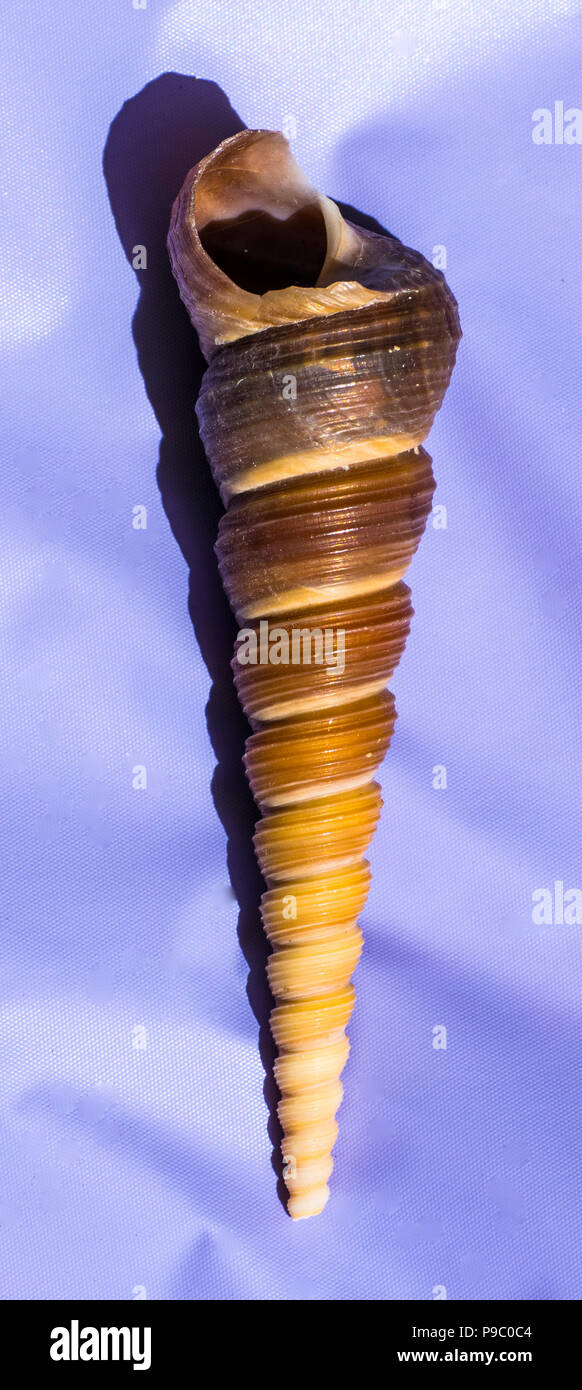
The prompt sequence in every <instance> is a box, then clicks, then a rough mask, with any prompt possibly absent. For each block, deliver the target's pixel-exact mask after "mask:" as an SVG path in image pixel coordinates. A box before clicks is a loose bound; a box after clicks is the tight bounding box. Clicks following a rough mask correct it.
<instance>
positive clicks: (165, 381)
mask: <svg viewBox="0 0 582 1390" xmlns="http://www.w3.org/2000/svg"><path fill="white" fill-rule="evenodd" d="M244 128H245V126H244V122H243V121H241V119H240V117H239V116H238V115H237V112H236V111H234V110H233V108H232V106H231V105H230V102H229V101H228V98H227V96H226V95H225V93H224V92H223V91H222V90H221V88H220V87H219V86H217V84H216V83H214V82H208V81H205V80H202V79H199V78H193V77H189V76H185V75H183V74H181V73H173V72H166V73H163V74H162V75H161V76H160V77H157V78H155V79H154V80H153V81H152V82H149V83H148V84H147V85H146V86H145V87H144V88H143V89H142V90H141V91H140V92H138V93H137V94H136V96H134V97H131V98H130V99H129V100H128V101H126V102H125V103H124V105H123V106H122V108H121V110H120V111H119V112H118V114H117V116H116V117H115V119H114V120H113V122H112V124H111V127H110V130H109V133H108V136H107V141H106V144H105V149H104V153H103V171H104V176H105V182H106V185H107V191H108V195H109V201H110V204H111V210H112V213H113V217H114V220H115V225H116V228H117V232H118V235H119V239H120V241H121V244H122V246H123V249H124V251H125V254H126V256H127V259H128V261H129V263H130V265H132V267H133V269H134V270H135V273H136V276H137V280H138V283H139V287H140V296H139V300H138V304H137V308H136V310H135V314H134V317H133V321H132V334H133V339H134V342H135V347H136V351H137V358H138V364H139V368H140V371H141V374H142V376H143V379H144V384H145V389H146V393H147V396H148V399H149V401H150V403H151V405H152V408H153V410H154V413H155V415H156V418H157V420H158V423H159V426H160V429H161V431H162V440H161V443H160V453H159V461H158V466H157V473H156V478H157V483H158V487H159V489H160V494H161V498H162V505H163V507H164V511H165V513H166V516H167V518H168V521H169V523H170V527H171V530H172V533H173V535H174V537H175V539H176V541H177V543H178V545H179V547H180V550H181V552H182V555H183V556H184V559H185V560H186V563H187V565H188V568H189V572H190V577H189V598H188V608H189V614H190V618H191V621H192V626H193V628H194V633H195V636H196V640H197V642H198V645H199V648H200V651H201V654H202V657H203V660H204V662H205V665H206V667H207V670H208V673H209V675H210V678H211V680H212V687H211V691H210V695H209V698H208V704H207V706H206V721H207V727H208V734H209V737H210V741H211V743H212V747H213V750H214V752H215V754H216V759H217V766H216V769H215V772H214V774H213V779H212V784H211V791H212V797H213V800H214V804H215V806H216V810H217V812H218V815H219V817H220V820H221V822H222V824H223V826H224V829H225V831H226V835H227V842H228V844H227V866H228V872H229V876H230V881H231V884H232V888H233V891H234V893H235V895H236V898H237V901H238V906H239V919H238V926H237V931H238V937H239V942H240V946H241V949H242V952H243V954H244V956H245V959H246V961H247V964H248V967H249V974H248V979H247V995H248V999H249V1002H250V1005H251V1008H252V1010H253V1013H254V1015H255V1018H256V1019H257V1022H258V1024H259V1052H260V1056H261V1061H262V1063H263V1067H264V1069H265V1084H264V1096H265V1101H266V1104H267V1106H268V1109H269V1117H270V1118H269V1123H268V1134H269V1138H270V1140H271V1143H272V1144H273V1157H272V1165H273V1168H274V1170H275V1173H276V1175H277V1178H278V1186H277V1190H278V1194H279V1197H280V1199H281V1201H282V1202H283V1203H285V1200H286V1190H285V1187H284V1184H283V1181H282V1159H281V1154H280V1141H281V1137H282V1132H281V1128H280V1125H279V1121H278V1119H277V1101H278V1098H279V1093H278V1090H277V1087H276V1084H275V1080H274V1076H273V1061H274V1058H275V1048H274V1045H273V1041H272V1038H271V1032H270V1028H269V1014H270V1012H271V1009H272V1006H273V1000H272V997H271V994H270V992H269V988H268V985H267V979H266V972H265V964H266V960H267V956H268V946H267V943H266V940H265V937H264V935H263V931H262V929H261V926H260V922H259V900H260V896H261V893H262V891H263V888H264V883H263V880H262V878H261V875H260V872H259V869H258V866H257V863H256V859H255V855H254V851H253V846H252V833H253V828H254V825H255V821H256V819H257V814H258V813H257V808H256V806H255V804H254V802H253V799H252V796H251V793H250V790H249V788H248V785H247V781H246V777H245V774H244V772H243V767H242V755H243V752H244V744H245V739H246V737H247V735H248V733H249V725H248V723H247V721H246V719H245V717H244V715H243V713H242V711H241V709H240V706H239V703H238V700H237V697H236V694H235V689H234V684H233V679H232V672H231V668H230V661H231V657H232V652H233V646H234V639H235V634H236V625H235V622H234V618H233V615H232V613H231V610H230V608H229V605H228V603H227V600H226V597H225V594H224V591H223V588H222V584H221V581H220V577H219V574H218V568H217V563H216V558H215V555H214V541H215V538H216V534H217V530H218V523H219V519H220V516H221V513H222V510H223V508H222V504H221V502H220V498H219V495H218V492H217V490H216V488H215V486H214V483H213V480H212V477H211V473H210V469H209V467H208V463H207V460H206V456H205V454H204V450H203V448H202V444H201V442H200V439H199V435H198V429H197V423H196V415H195V410H194V407H195V403H196V399H197V396H198V392H199V390H200V384H201V381H202V376H203V373H204V370H205V367H206V363H205V360H204V358H203V356H202V353H201V351H200V348H199V345H198V339H197V336H196V333H195V332H194V329H193V328H192V326H191V324H190V321H189V318H188V315H187V313H186V310H185V308H184V306H183V304H182V302H181V300H180V297H179V294H178V290H177V287H176V284H175V281H174V278H173V276H172V273H171V270H170V264H169V259H168V254H167V250H166V236H167V231H168V226H169V221H170V212H171V207H172V203H173V201H174V198H175V197H176V194H177V193H178V192H179V190H180V188H181V186H182V183H183V181H184V178H185V176H186V174H187V173H188V170H189V169H191V168H192V165H193V164H196V163H197V162H198V160H200V159H202V158H203V157H204V156H205V155H207V154H209V153H210V151H211V150H212V149H214V148H215V146H216V145H218V144H219V143H220V141H221V140H224V139H226V138H227V137H228V136H230V135H234V134H236V132H237V131H239V130H243V129H244ZM340 208H341V209H342V211H343V212H344V214H345V215H346V216H347V217H349V218H350V220H352V221H355V222H356V221H357V222H359V223H360V224H361V225H362V226H365V227H369V228H371V229H372V230H379V231H382V230H383V228H381V227H380V226H379V224H378V223H377V222H375V221H374V219H373V218H367V217H365V216H364V215H362V214H360V213H359V212H358V211H357V210H356V209H354V208H351V207H347V206H345V205H342V204H340ZM140 247H141V248H145V250H146V254H147V268H143V269H142V268H136V266H134V264H133V262H134V259H136V260H137V261H138V262H140V256H139V253H138V248H140ZM136 253H138V254H136Z"/></svg>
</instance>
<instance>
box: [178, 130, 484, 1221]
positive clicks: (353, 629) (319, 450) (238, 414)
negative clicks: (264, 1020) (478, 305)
mask: <svg viewBox="0 0 582 1390" xmlns="http://www.w3.org/2000/svg"><path fill="white" fill-rule="evenodd" d="M168 246H169V252H170V258H171V261H172V267H173V270H174V274H175V276H176V279H177V281H178V285H179V288H180V293H181V296H182V299H183V300H184V303H185V304H186V307H187V309H188V311H189V314H190V317H191V319H192V322H193V323H194V325H195V327H196V329H197V331H198V334H199V337H200V342H201V345H202V349H203V351H204V354H205V356H206V358H207V360H208V361H209V363H210V365H209V367H208V370H207V371H206V373H205V376H204V379H203V383H202V390H201V393H200V397H199V401H198V406H197V414H198V420H199V425H200V433H201V437H202V440H203V443H204V447H205V450H206V453H207V456H208V459H209V462H210V465H211V468H212V472H213V475H214V478H215V481H216V483H217V486H218V487H219V489H220V492H221V496H222V498H223V501H224V503H225V505H226V511H225V513H224V516H223V517H222V520H221V523H220V529H219V536H218V542H217V546H216V551H217V556H218V561H219V566H220V573H221V576H222V580H223V583H224V586H225V589H226V593H227V595H228V598H229V601H230V603H231V606H232V608H233V610H234V613H235V615H236V617H237V620H238V622H239V623H240V625H241V631H240V632H239V637H238V641H237V648H236V651H235V656H234V658H233V670H234V676H235V682H236V687H237V691H238V695H239V698H240V701H241V703H242V706H243V708H244V710H245V712H246V714H247V716H248V718H249V720H250V723H251V726H252V730H253V732H252V733H251V735H250V737H249V739H248V740H247V745H246V753H245V767H246V772H247V776H248V779H249V782H250V785H251V788H252V792H253V795H254V797H255V800H256V802H257V804H258V806H259V808H260V811H261V819H260V820H259V822H258V824H257V827H256V832H255V840H254V842H255V848H256V853H257V856H258V860H259V864H260V867H261V871H262V873H263V876H264V878H265V881H266V885H267V887H266V891H265V893H264V894H263V898H262V901H261V914H262V920H263V924H264V928H265V931H266V934H267V937H268V939H269V942H270V944H271V946H272V954H271V956H270V958H269V961H268V967H267V969H268V978H269V985H270V988H271V991H272V993H273V995H274V997H275V1001H276V1002H275V1008H274V1009H273V1012H272V1014H271V1028H272V1033H273V1037H274V1040H275V1043H276V1044H277V1047H278V1058H277V1061H276V1063H275V1075H276V1079H277V1084H278V1086H279V1088H280V1091H281V1097H282V1098H281V1101H280V1103H279V1110H278V1113H279V1118H280V1121H281V1125H282V1128H283V1133H284V1138H283V1142H282V1151H283V1157H284V1160H285V1166H284V1175H285V1180H286V1183H287V1188H288V1191H289V1201H288V1209H289V1212H290V1214H291V1216H292V1217H294V1218H299V1217H306V1216H312V1215H315V1214H317V1213H318V1212H320V1211H321V1210H322V1209H323V1207H324V1206H325V1203H326V1201H327V1199H328V1196H329V1187H328V1180H329V1177H330V1174H331V1172H332V1168H333V1158H332V1149H333V1147H334V1144H335V1141H336V1137H337V1132H338V1131H337V1123H336V1119H335V1116H336V1112H337V1109H338V1107H339V1105H340V1102H341V1099H342V1094H343V1089H342V1083H341V1081H340V1075H341V1072H342V1071H343V1068H344V1065H345V1063H346V1060H347V1057H348V1053H349V1042H348V1039H347V1037H346V1032H345V1029H346V1025H347V1023H348V1021H349V1018H350V1015H351V1012H352V1008H353V1004H354V998H355V993H354V988H353V985H352V984H351V977H352V974H353V972H354V970H355V967H356V965H357V963H358V959H359V956H360V953H361V950H362V944H363V938H362V933H361V930H360V928H359V926H358V918H359V915H360V913H361V911H362V908H363V906H364V903H365V901H366V897H367V894H368V889H369V884H370V869H369V865H368V863H367V861H366V859H365V853H366V850H367V848H368V845H369V843H370V840H371V838H372V836H373V834H374V831H375V829H376V825H377V823H378V817H379V815H380V810H381V806H382V800H381V795H380V788H379V786H378V784H377V782H376V781H375V774H376V772H377V769H378V768H379V766H380V764H381V762H382V760H383V758H384V755H385V753H386V750H387V748H388V746H389V743H390V739H391V737H392V731H393V728H394V721H395V718H396V712H395V708H394V699H393V696H392V695H391V694H390V692H389V691H387V690H386V688H385V687H386V683H387V681H388V680H389V679H390V677H391V675H392V672H393V671H394V669H395V667H396V665H397V663H398V661H399V660H400V657H401V655H402V652H403V650H404V645H405V642H406V638H407V634H408V631H409V626H410V620H411V617H412V611H413V610H412V606H411V603H410V591H409V589H408V587H407V585H406V584H405V583H403V576H404V575H405V573H406V571H407V569H408V566H409V564H410V561H411V559H412V556H413V555H414V552H415V550H416V548H417V546H418V543H419V541H420V538H421V535H422V533H423V530H424V527H425V524H426V519H427V516H428V514H429V512H430V509H431V506H432V496H433V491H434V479H433V475H432V468H431V460H430V458H429V455H428V454H427V453H426V452H425V450H424V449H423V448H422V447H421V446H422V443H423V440H424V439H425V438H426V436H427V434H428V432H429V430H430V427H431V425H432V421H433V418H434V415H435V412H436V411H437V410H438V409H439V407H440V405H441V403H442V400H443V397H444V394H445V391H446V389H447V386H448V383H449V379H450V375H451V371H452V368H453V365H454V360H455V353H456V348H457V343H458V341H459V338H460V328H459V321H458V314H457V306H456V302H455V300H454V298H453V296H452V294H451V292H450V290H449V289H448V287H447V285H446V283H445V280H444V278H443V276H442V274H441V273H440V272H439V271H437V270H435V269H434V267H433V266H432V265H430V264H429V263H428V262H427V261H426V260H425V259H424V257H423V256H421V255H420V254H419V253H418V252H416V251H412V250H410V249H409V248H408V247H405V246H403V245H402V243H401V242H400V241H398V240H397V239H396V238H395V237H392V236H388V235H386V236H382V235H379V234H377V233H375V232H371V231H363V230H362V229H360V228H359V227H356V226H354V225H352V224H351V223H350V222H348V221H346V220H344V219H343V218H342V216H341V214H340V211H339V208H338V207H337V206H336V204H335V203H333V202H332V201H331V200H330V199H328V198H325V197H324V196H322V195H321V194H318V193H317V192H316V191H315V190H314V189H313V188H312V187H311V185H310V184H309V182H308V180H307V179H306V177H305V175H304V174H303V173H302V171H301V170H300V169H299V167H298V166H297V164H296V162H295V160H294V158H293V156H292V154H291V152H290V149H289V146H288V144H287V141H286V140H285V139H284V137H283V136H282V135H280V134H279V133H277V132H271V131H243V132H242V133H241V134H238V135H235V136H234V137H233V138H232V139H230V140H226V141H225V142H224V143H223V144H222V145H220V146H219V147H218V149H216V150H215V151H214V152H213V153H212V154H211V155H209V156H208V158H207V159H204V160H202V162H201V163H200V164H198V165H197V166H196V167H195V168H194V169H192V170H191V172H190V173H189V174H188V176H187V178H186V180H185V183H184V185H183V188H182V190H181V192H180V194H179V195H178V198H177V199H176V202H175V204H174V208H173V212H172V222H171V227H170V232H169V237H168ZM330 634H331V638H330V640H329V641H328V638H329V635H330ZM340 634H341V654H340Z"/></svg>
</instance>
